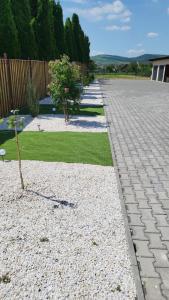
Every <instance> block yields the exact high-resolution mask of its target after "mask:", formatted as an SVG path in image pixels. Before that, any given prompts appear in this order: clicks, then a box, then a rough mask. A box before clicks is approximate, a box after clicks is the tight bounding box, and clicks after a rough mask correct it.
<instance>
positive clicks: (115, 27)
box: [105, 25, 131, 31]
mask: <svg viewBox="0 0 169 300" xmlns="http://www.w3.org/2000/svg"><path fill="white" fill-rule="evenodd" d="M105 29H106V30H108V31H128V30H130V29H131V27H130V26H128V25H125V26H118V25H110V26H106V27H105Z"/></svg>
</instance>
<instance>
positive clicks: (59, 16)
mask: <svg viewBox="0 0 169 300" xmlns="http://www.w3.org/2000/svg"><path fill="white" fill-rule="evenodd" d="M53 16H54V36H55V40H56V48H57V50H58V58H59V57H60V56H62V55H63V54H64V53H65V45H64V22H63V11H62V7H61V5H60V2H59V1H58V2H57V3H55V2H54V7H53Z"/></svg>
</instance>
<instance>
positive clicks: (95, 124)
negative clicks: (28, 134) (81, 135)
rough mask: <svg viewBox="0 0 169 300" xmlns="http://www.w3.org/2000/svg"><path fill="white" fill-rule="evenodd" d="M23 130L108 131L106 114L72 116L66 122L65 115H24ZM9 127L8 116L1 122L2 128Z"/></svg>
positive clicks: (0, 128) (0, 126)
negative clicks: (33, 116)
mask: <svg viewBox="0 0 169 300" xmlns="http://www.w3.org/2000/svg"><path fill="white" fill-rule="evenodd" d="M21 117H24V128H23V131H41V130H42V131H48V132H58V131H73V132H107V124H106V118H105V116H92V117H91V116H72V117H71V119H70V121H69V122H68V123H67V124H66V123H65V119H64V116H63V115H54V114H53V115H52V114H50V115H48V114H45V115H39V116H37V117H35V118H32V117H31V116H29V115H23V116H21ZM6 129H8V126H7V118H6V119H5V120H4V122H3V123H2V124H0V130H6Z"/></svg>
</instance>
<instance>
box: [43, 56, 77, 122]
mask: <svg viewBox="0 0 169 300" xmlns="http://www.w3.org/2000/svg"><path fill="white" fill-rule="evenodd" d="M49 69H50V74H51V83H50V85H49V90H50V94H51V97H52V100H53V103H54V105H55V106H56V107H57V108H59V109H63V112H64V116H65V122H68V121H69V115H70V113H71V111H74V110H78V109H79V104H80V88H79V86H78V84H77V83H78V82H79V80H80V69H79V67H78V66H77V65H75V64H72V63H71V62H70V60H69V57H68V56H66V55H64V56H63V57H62V58H61V59H60V60H56V61H54V62H53V61H51V62H50V63H49Z"/></svg>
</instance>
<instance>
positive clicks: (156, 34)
mask: <svg viewBox="0 0 169 300" xmlns="http://www.w3.org/2000/svg"><path fill="white" fill-rule="evenodd" d="M158 36H159V34H158V33H157V32H148V33H147V37H148V38H150V39H153V38H156V37H158Z"/></svg>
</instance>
